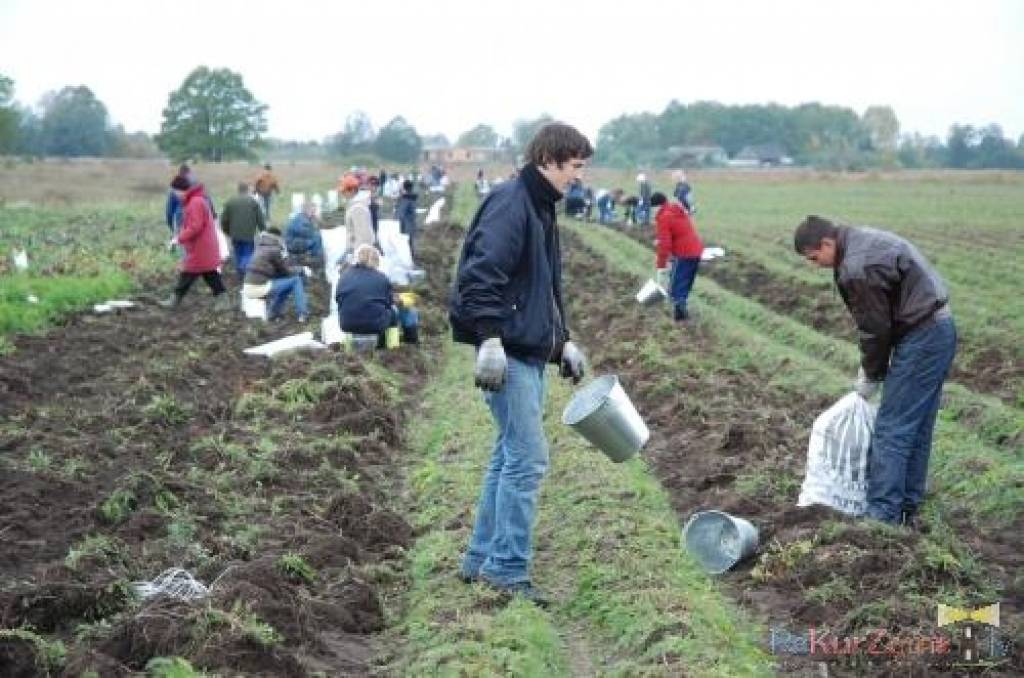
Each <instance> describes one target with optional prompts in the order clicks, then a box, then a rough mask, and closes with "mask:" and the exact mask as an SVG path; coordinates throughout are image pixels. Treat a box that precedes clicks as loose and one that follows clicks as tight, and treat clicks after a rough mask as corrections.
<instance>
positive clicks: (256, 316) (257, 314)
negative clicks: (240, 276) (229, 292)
mask: <svg viewBox="0 0 1024 678" xmlns="http://www.w3.org/2000/svg"><path fill="white" fill-rule="evenodd" d="M239 296H241V298H242V313H244V314H245V317H246V318H251V319H253V320H266V319H267V300H266V299H253V298H251V297H248V296H246V294H245V290H244V289H243V290H242V291H241V292H240V293H239Z"/></svg>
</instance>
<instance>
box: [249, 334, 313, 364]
mask: <svg viewBox="0 0 1024 678" xmlns="http://www.w3.org/2000/svg"><path fill="white" fill-rule="evenodd" d="M324 348H327V347H326V346H324V345H323V344H321V343H320V342H319V341H317V340H316V339H314V338H313V333H312V332H302V333H301V334H293V335H292V336H290V337H284V338H283V339H278V340H276V341H271V342H269V343H266V344H261V345H259V346H253V347H252V348H247V349H245V350H244V351H243V353H246V354H247V355H262V356H266V357H268V358H273V357H274V356H276V355H280V354H282V353H291V352H292V351H305V350H310V349H312V350H317V349H324Z"/></svg>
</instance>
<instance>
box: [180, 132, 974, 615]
mask: <svg viewBox="0 0 1024 678" xmlns="http://www.w3.org/2000/svg"><path fill="white" fill-rule="evenodd" d="M592 155H593V148H592V146H591V144H590V141H589V140H588V139H587V138H586V137H585V136H584V135H583V134H581V133H580V132H579V131H578V130H576V129H575V128H574V127H572V126H570V125H567V124H564V123H550V124H548V125H545V126H544V127H542V128H541V129H540V130H539V131H538V132H537V134H536V135H535V137H534V138H533V139H532V140H531V141H530V143H529V145H528V146H527V148H526V153H525V164H524V165H523V166H522V167H521V169H520V170H519V171H518V172H517V174H516V175H515V176H514V177H512V178H510V179H509V180H507V181H502V182H500V183H495V184H493V185H489V186H488V190H487V191H486V192H484V193H481V192H480V191H479V190H478V194H479V195H480V198H481V202H480V205H479V207H478V208H477V211H476V214H475V215H474V217H473V219H472V221H471V223H470V224H469V226H468V229H467V231H466V235H465V239H464V241H463V243H462V245H461V251H460V256H459V261H458V266H457V269H456V273H455V280H454V284H453V286H452V290H451V298H450V303H449V320H450V325H451V330H452V336H453V338H454V340H455V341H456V342H460V343H464V344H468V345H470V346H472V347H473V348H474V352H475V361H474V367H473V381H474V384H475V386H477V387H479V388H480V389H482V391H483V396H484V401H485V403H486V404H487V407H488V408H489V409H490V412H491V416H492V419H493V422H494V428H495V437H494V443H493V446H492V448H491V451H490V459H489V461H488V463H487V466H486V469H485V470H484V473H483V480H482V486H481V490H480V495H479V499H478V502H477V507H476V512H475V518H474V526H473V531H472V534H471V537H470V539H469V543H468V545H467V547H466V550H465V553H464V554H463V557H462V561H461V565H460V568H459V577H460V578H461V579H462V580H463V581H465V582H480V583H483V584H485V585H487V586H490V587H493V588H495V589H497V590H499V591H501V592H504V593H507V594H510V595H517V596H521V597H524V598H526V599H527V600H530V601H533V602H535V603H537V604H538V605H541V606H544V605H547V604H548V598H547V596H546V595H545V594H544V592H542V591H541V590H540V589H539V588H538V587H537V586H535V585H534V583H533V581H532V580H531V576H530V564H531V561H532V556H533V538H532V534H533V523H534V517H535V515H536V509H537V500H538V491H539V487H540V484H541V480H542V479H543V477H544V475H545V473H546V471H547V468H548V462H549V452H548V444H547V440H546V437H545V434H544V421H543V420H544V401H545V394H546V391H547V388H546V366H547V365H548V364H554V365H556V366H557V367H558V370H559V374H560V376H562V377H564V378H568V379H571V380H572V381H573V382H574V383H578V382H579V381H580V380H581V379H582V378H583V376H584V372H585V370H586V358H585V357H584V352H583V350H582V348H581V346H580V344H579V343H578V339H577V337H576V336H575V335H574V334H573V332H572V331H571V326H572V324H571V320H570V318H569V316H568V314H567V312H566V308H567V305H566V303H565V300H566V298H567V296H568V295H569V293H570V291H569V290H566V289H565V288H564V287H563V283H562V263H561V262H562V255H561V244H560V239H559V228H558V223H557V216H558V209H557V204H558V202H559V201H560V200H563V199H566V201H567V202H566V204H567V206H568V204H569V203H568V199H569V195H570V193H571V194H572V196H573V198H574V199H578V198H579V197H580V195H581V194H580V193H579V191H578V188H579V186H581V185H582V177H583V170H584V168H585V167H586V165H587V162H588V160H589V159H590V158H591V156H592ZM265 169H266V172H270V167H269V166H268V167H266V168H265ZM261 177H262V178H264V179H265V181H263V182H262V183H259V182H257V183H258V184H259V186H260V187H261V188H260V189H259V190H257V191H256V196H255V197H253V196H252V195H251V194H250V191H249V189H248V185H247V184H240V185H239V191H238V195H237V196H235V197H234V198H232V199H231V200H229V201H228V203H227V204H226V205H225V206H224V208H223V211H222V215H221V227H222V228H224V229H225V230H226V232H227V235H228V236H229V237H230V238H231V240H232V242H233V243H234V249H235V265H236V269H237V272H238V274H239V276H240V278H242V279H243V281H244V282H243V288H244V291H245V294H246V295H247V296H251V297H262V298H267V299H268V300H269V301H270V309H271V313H270V314H271V317H276V316H277V315H278V314H279V313H280V311H281V309H282V304H283V300H284V299H285V298H287V297H288V296H289V295H290V296H293V297H294V298H295V305H296V312H297V313H298V315H299V317H300V319H304V318H305V315H306V313H307V308H306V304H305V298H304V289H303V280H304V279H306V278H308V277H309V276H310V275H312V271H311V269H310V268H309V262H310V261H315V260H316V259H317V258H318V257H319V256H321V254H322V242H319V241H318V236H319V233H318V228H317V225H316V223H315V213H314V212H313V211H310V210H309V209H307V207H308V206H307V207H304V209H303V210H302V211H301V212H300V213H299V214H297V215H295V216H294V217H293V218H292V221H291V222H290V223H289V226H288V229H286V232H285V233H284V234H282V233H281V232H280V231H279V230H278V229H275V228H273V227H268V226H267V215H268V213H269V208H270V204H271V202H270V201H271V199H272V196H273V194H274V193H276V192H277V191H278V190H279V187H278V184H277V181H276V180H275V179H273V177H272V176H266V175H261ZM674 178H675V180H676V185H675V189H674V190H673V193H672V196H671V197H670V196H668V195H666V194H665V193H663V192H660V191H657V190H653V187H652V186H651V185H650V183H649V182H648V181H647V178H646V176H644V175H641V176H640V177H638V183H639V184H640V190H639V196H638V202H637V204H636V210H637V211H635V212H634V215H635V216H637V218H638V219H639V220H640V222H641V223H643V221H644V219H645V217H646V215H648V214H649V212H653V211H654V210H656V213H655V215H654V220H655V226H656V232H657V252H656V255H655V264H656V267H657V270H658V278H659V280H660V281H661V282H662V283H663V284H664V285H665V286H666V287H668V288H669V290H670V295H671V298H672V301H673V317H674V319H675V320H676V321H679V322H685V321H687V320H689V319H690V318H691V314H690V311H689V309H688V306H687V301H688V297H689V295H690V291H691V289H692V287H693V283H694V279H695V277H696V274H697V271H698V268H699V266H700V261H701V254H702V252H703V244H702V242H701V240H700V237H699V236H698V235H697V233H696V229H695V227H694V224H693V212H694V208H693V203H692V200H691V198H690V196H691V191H690V186H689V184H688V183H687V182H686V178H685V176H684V175H682V174H681V173H680V174H677V175H676V176H675V177H674ZM478 179H479V177H478ZM439 181H440V180H439ZM376 183H377V187H375V186H373V185H372V184H373V182H371V181H370V180H369V179H367V178H365V177H360V176H358V175H356V174H355V173H348V174H346V175H344V176H343V177H342V178H341V179H340V181H339V185H338V189H339V192H340V194H341V196H342V197H343V198H344V199H345V202H346V207H345V218H344V220H345V225H346V227H347V229H348V231H347V232H348V238H349V242H348V252H349V256H347V257H346V261H345V263H344V266H345V267H346V268H347V270H346V272H345V273H344V274H343V275H342V276H341V279H340V282H339V284H338V286H337V301H338V308H339V311H340V316H341V324H342V329H343V330H345V331H354V332H361V333H362V332H366V333H373V332H375V331H380V330H381V329H382V328H384V327H386V326H393V325H394V323H396V322H397V318H398V312H399V309H398V308H396V298H395V297H396V295H395V294H394V290H393V288H392V286H391V283H390V282H389V281H388V279H387V277H386V276H384V275H383V274H382V273H381V272H380V271H378V270H377V267H378V265H379V253H378V250H377V245H378V243H377V238H376V218H375V214H374V212H375V209H374V203H375V195H376V191H377V188H378V187H379V185H380V184H381V180H380V179H378V181H377V182H376ZM645 185H646V187H645ZM478 188H479V187H478ZM413 189H414V186H413V184H412V181H411V180H408V179H407V180H405V181H404V182H403V185H402V190H401V194H400V196H399V198H398V200H397V201H396V204H397V210H398V214H399V217H400V219H402V220H403V223H405V224H406V225H405V226H403V230H407V232H408V233H409V235H410V240H412V239H413V238H412V236H413V235H414V234H415V200H416V194H415V192H414V190H413ZM171 190H172V196H171V197H172V199H173V200H174V201H176V202H177V204H179V205H180V207H181V217H180V219H178V218H177V217H174V218H170V217H169V224H172V230H173V232H174V234H175V235H174V239H175V242H176V243H177V244H179V245H180V246H181V247H182V248H183V249H184V256H183V259H182V262H181V266H180V272H179V276H178V281H177V284H176V286H175V288H174V292H173V295H172V296H171V297H170V298H169V299H168V300H167V302H166V305H167V306H169V307H176V306H178V305H180V303H181V300H182V297H184V295H185V293H186V292H187V291H188V289H189V286H190V285H191V284H192V283H193V282H194V280H195V279H196V278H197V277H203V278H204V280H206V282H207V284H208V285H209V286H210V288H211V290H212V291H213V293H214V295H215V296H217V297H218V300H220V299H224V300H225V304H224V307H228V304H227V303H226V296H225V285H224V283H223V280H222V277H221V274H220V273H219V272H218V268H219V266H220V264H221V260H220V256H219V254H218V251H217V238H216V234H215V232H214V228H215V225H214V211H213V203H212V201H211V200H210V198H209V197H208V196H207V194H206V192H205V190H204V188H203V186H202V184H201V183H199V182H198V181H196V180H195V177H194V176H193V175H192V174H191V172H190V171H189V170H188V168H186V167H183V168H182V171H181V172H179V173H178V174H177V175H176V176H175V177H174V179H173V180H172V182H171ZM614 193H615V192H612V194H613V195H614ZM584 195H585V193H584ZM604 197H606V196H602V198H604ZM602 198H598V199H597V204H598V209H599V211H600V212H601V213H602V215H606V214H607V212H606V207H602V204H601V199H602ZM573 206H574V207H578V206H579V203H578V202H575V203H573ZM169 210H170V208H169ZM169 214H171V212H170V211H169ZM600 221H605V219H603V218H602V219H600ZM175 224H176V225H175ZM250 241H251V242H253V248H252V249H251V250H249V249H248V248H247V247H246V245H247V244H248V243H249V242H250ZM793 243H794V248H795V250H796V252H797V254H799V255H800V256H802V257H805V258H806V259H807V260H808V261H810V262H813V263H815V264H817V265H818V266H821V267H825V268H829V269H831V270H832V272H833V278H834V281H835V284H836V287H837V288H838V290H839V294H840V296H841V298H842V300H843V302H844V303H845V304H846V306H847V308H848V309H849V311H850V313H851V315H852V316H853V319H854V321H855V323H856V325H857V329H858V331H859V336H860V349H861V364H860V369H859V372H858V375H857V378H856V380H855V383H854V390H855V391H856V393H858V394H860V395H861V396H862V397H864V398H865V399H868V398H871V397H873V396H874V395H875V393H876V392H878V391H881V392H882V398H881V404H880V406H879V409H878V414H877V418H876V421H875V429H874V433H873V438H872V444H871V450H870V457H869V476H868V492H867V516H868V517H869V518H871V519H875V520H878V521H881V522H885V523H890V524H899V525H905V526H907V527H909V528H914V527H915V526H916V524H917V516H918V513H919V510H920V507H921V504H922V502H923V501H924V497H925V488H926V478H927V469H928V461H929V455H930V450H931V442H932V431H933V429H934V426H935V418H936V413H937V410H938V407H939V399H940V395H941V390H942V385H943V382H944V381H945V379H946V377H947V375H948V373H949V369H950V365H951V363H952V360H953V356H954V353H955V351H956V343H957V336H956V328H955V324H954V320H953V316H952V312H951V310H950V306H949V293H948V290H947V288H946V285H945V283H944V282H943V280H942V278H941V277H940V276H939V275H938V273H937V272H936V271H935V269H934V268H933V267H932V265H931V264H930V263H929V262H928V261H927V259H925V257H924V256H923V255H922V254H921V253H920V252H919V251H918V250H917V248H916V247H914V245H912V244H911V243H910V242H908V241H906V240H905V239H903V238H901V237H899V236H898V235H895V234H893V233H889V232H886V231H882V230H878V229H875V228H867V227H861V226H848V225H842V224H838V223H835V222H833V221H831V220H829V219H826V218H824V217H820V216H815V215H812V216H808V217H806V218H805V219H803V220H802V221H801V222H800V223H799V225H798V226H797V227H796V230H795V233H794V241H793ZM293 262H294V263H293Z"/></svg>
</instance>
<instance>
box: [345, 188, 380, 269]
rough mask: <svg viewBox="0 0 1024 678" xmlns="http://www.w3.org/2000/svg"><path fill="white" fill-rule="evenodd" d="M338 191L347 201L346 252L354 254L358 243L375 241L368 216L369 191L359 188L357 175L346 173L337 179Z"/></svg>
mask: <svg viewBox="0 0 1024 678" xmlns="http://www.w3.org/2000/svg"><path fill="white" fill-rule="evenodd" d="M338 193H340V194H341V196H342V197H344V198H345V200H347V201H348V204H347V205H346V206H345V228H346V229H348V252H349V255H350V256H354V255H355V251H356V250H357V249H359V246H360V245H375V244H376V243H377V238H376V236H375V234H374V231H373V221H372V217H371V216H370V192H369V191H368V190H366V189H361V188H360V182H359V177H357V176H356V175H355V174H352V173H347V174H345V175H344V176H342V177H341V180H340V181H338Z"/></svg>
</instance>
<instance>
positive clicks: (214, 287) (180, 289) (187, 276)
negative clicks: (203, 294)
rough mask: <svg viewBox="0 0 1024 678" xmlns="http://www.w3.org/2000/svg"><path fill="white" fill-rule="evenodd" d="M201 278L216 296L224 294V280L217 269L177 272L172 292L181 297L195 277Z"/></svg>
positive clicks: (186, 292)
mask: <svg viewBox="0 0 1024 678" xmlns="http://www.w3.org/2000/svg"><path fill="white" fill-rule="evenodd" d="M200 277H201V278H202V279H203V280H204V281H205V282H206V285H207V287H209V288H210V290H211V291H212V292H213V294H214V295H215V296H216V295H218V294H224V293H225V292H226V291H227V290H226V289H225V288H224V281H223V280H222V279H221V277H220V272H219V271H205V272H203V273H189V272H187V271H181V272H180V273H178V284H177V285H175V286H174V293H175V294H176V295H178V296H179V297H183V296H185V295H186V294H188V289H189V288H190V287H192V283H194V282H195V281H196V278H200Z"/></svg>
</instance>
